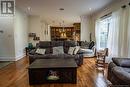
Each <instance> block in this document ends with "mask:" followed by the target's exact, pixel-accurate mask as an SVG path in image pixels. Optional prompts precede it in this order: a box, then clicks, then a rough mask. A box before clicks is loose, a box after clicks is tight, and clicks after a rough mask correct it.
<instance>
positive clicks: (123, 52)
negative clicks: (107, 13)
mask: <svg viewBox="0 0 130 87" xmlns="http://www.w3.org/2000/svg"><path fill="white" fill-rule="evenodd" d="M129 14H130V7H127V8H121V9H119V10H118V11H116V12H113V13H112V23H111V27H110V30H109V36H108V48H109V56H111V57H130V54H129V53H130V40H129V38H130V35H129V34H130V15H129Z"/></svg>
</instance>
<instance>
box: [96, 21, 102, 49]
mask: <svg viewBox="0 0 130 87" xmlns="http://www.w3.org/2000/svg"><path fill="white" fill-rule="evenodd" d="M100 27H101V26H100V19H99V20H96V26H95V35H96V49H97V50H99V49H100Z"/></svg>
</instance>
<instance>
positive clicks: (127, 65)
mask: <svg viewBox="0 0 130 87" xmlns="http://www.w3.org/2000/svg"><path fill="white" fill-rule="evenodd" d="M112 61H113V62H111V63H110V64H109V65H108V80H110V81H111V82H112V84H114V85H129V86H130V58H112Z"/></svg>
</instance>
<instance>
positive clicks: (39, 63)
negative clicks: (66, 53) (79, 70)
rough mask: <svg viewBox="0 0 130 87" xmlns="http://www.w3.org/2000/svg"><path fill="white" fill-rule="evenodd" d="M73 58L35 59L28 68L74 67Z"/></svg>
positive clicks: (75, 65)
mask: <svg viewBox="0 0 130 87" xmlns="http://www.w3.org/2000/svg"><path fill="white" fill-rule="evenodd" d="M76 67H77V64H76V62H75V60H74V59H36V60H35V61H34V62H33V63H32V64H31V65H30V66H29V69H39V68H76Z"/></svg>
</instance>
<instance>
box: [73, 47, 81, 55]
mask: <svg viewBox="0 0 130 87" xmlns="http://www.w3.org/2000/svg"><path fill="white" fill-rule="evenodd" d="M79 49H80V46H76V47H75V50H74V54H77V52H78V51H79Z"/></svg>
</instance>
